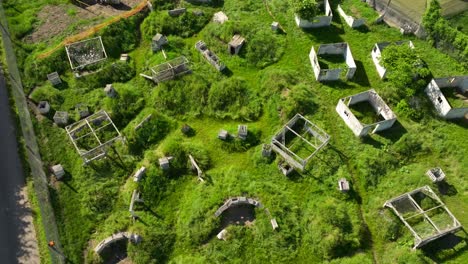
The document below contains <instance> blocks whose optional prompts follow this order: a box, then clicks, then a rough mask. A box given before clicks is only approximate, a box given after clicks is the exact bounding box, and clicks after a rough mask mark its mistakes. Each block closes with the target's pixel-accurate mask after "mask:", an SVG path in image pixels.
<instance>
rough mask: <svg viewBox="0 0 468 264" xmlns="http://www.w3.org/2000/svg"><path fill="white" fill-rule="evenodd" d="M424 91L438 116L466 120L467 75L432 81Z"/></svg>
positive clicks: (467, 113) (467, 100)
mask: <svg viewBox="0 0 468 264" xmlns="http://www.w3.org/2000/svg"><path fill="white" fill-rule="evenodd" d="M424 91H425V92H426V94H427V96H428V97H429V100H430V101H431V102H432V104H433V105H434V107H435V109H436V112H437V114H438V115H439V116H441V117H443V118H445V119H455V118H464V117H465V118H468V75H467V76H457V77H446V78H435V79H432V80H431V82H430V83H429V84H428V85H427V87H426V89H425V90H424Z"/></svg>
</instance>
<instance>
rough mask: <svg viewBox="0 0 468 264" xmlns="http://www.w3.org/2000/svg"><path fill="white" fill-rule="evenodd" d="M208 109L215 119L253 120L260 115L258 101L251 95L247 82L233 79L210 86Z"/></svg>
mask: <svg viewBox="0 0 468 264" xmlns="http://www.w3.org/2000/svg"><path fill="white" fill-rule="evenodd" d="M208 107H209V109H210V111H211V113H212V114H213V115H215V116H217V117H220V118H225V117H230V118H233V119H245V120H254V119H257V118H258V117H259V116H260V114H261V105H260V101H259V99H258V98H257V95H256V94H252V92H251V91H249V89H248V87H247V82H246V81H245V80H244V79H242V78H239V77H233V78H230V79H225V80H223V81H220V82H217V83H215V84H213V85H212V87H211V89H210V91H209V93H208Z"/></svg>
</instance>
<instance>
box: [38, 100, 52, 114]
mask: <svg viewBox="0 0 468 264" xmlns="http://www.w3.org/2000/svg"><path fill="white" fill-rule="evenodd" d="M37 110H39V113H41V114H42V115H45V114H47V113H49V111H50V104H49V102H47V101H40V102H39V103H38V104H37Z"/></svg>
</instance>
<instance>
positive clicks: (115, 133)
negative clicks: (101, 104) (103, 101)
mask: <svg viewBox="0 0 468 264" xmlns="http://www.w3.org/2000/svg"><path fill="white" fill-rule="evenodd" d="M65 130H66V131H67V134H68V137H69V138H70V140H71V141H72V143H73V145H74V146H75V148H76V151H77V152H78V154H79V155H80V156H81V158H82V159H83V161H84V163H85V164H88V163H89V162H91V161H93V160H97V159H100V158H103V157H105V156H106V155H107V149H108V147H110V146H111V145H112V144H113V143H114V142H116V141H117V140H121V139H122V135H121V134H120V131H119V130H118V129H117V127H116V126H115V125H114V122H112V119H111V118H110V117H109V115H108V114H107V112H106V111H104V110H101V111H99V112H97V113H95V114H93V115H90V116H88V117H87V118H85V119H82V120H80V121H78V122H76V123H74V124H72V125H69V126H67V127H65Z"/></svg>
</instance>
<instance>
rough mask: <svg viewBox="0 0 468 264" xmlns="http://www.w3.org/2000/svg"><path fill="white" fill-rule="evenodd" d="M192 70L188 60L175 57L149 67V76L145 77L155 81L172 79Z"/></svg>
mask: <svg viewBox="0 0 468 264" xmlns="http://www.w3.org/2000/svg"><path fill="white" fill-rule="evenodd" d="M191 72H192V71H191V70H190V68H189V61H188V60H187V59H186V58H185V57H184V56H181V57H177V58H175V59H173V60H170V61H167V62H164V63H161V64H158V65H156V66H154V67H153V68H151V75H152V76H151V77H146V76H143V77H146V78H149V79H151V80H153V81H154V82H155V83H161V82H164V81H168V80H172V79H174V78H176V77H178V76H181V75H184V74H189V73H191Z"/></svg>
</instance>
